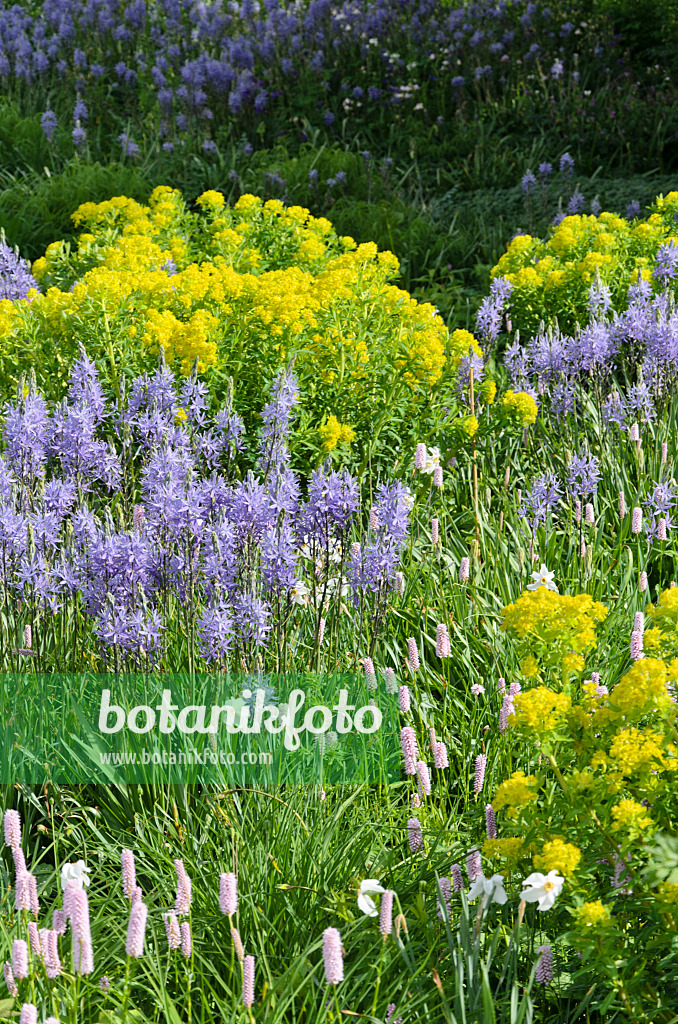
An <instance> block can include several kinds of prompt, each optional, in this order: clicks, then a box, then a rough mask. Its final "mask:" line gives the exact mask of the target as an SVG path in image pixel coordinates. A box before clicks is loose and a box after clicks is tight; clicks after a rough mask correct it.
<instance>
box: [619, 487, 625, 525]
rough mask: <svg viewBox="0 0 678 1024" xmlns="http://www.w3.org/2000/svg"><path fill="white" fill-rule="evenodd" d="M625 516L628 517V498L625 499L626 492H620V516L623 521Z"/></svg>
mask: <svg viewBox="0 0 678 1024" xmlns="http://www.w3.org/2000/svg"><path fill="white" fill-rule="evenodd" d="M625 515H626V498H625V497H624V492H623V491H620V492H619V516H620V518H621V519H623V518H624V516H625Z"/></svg>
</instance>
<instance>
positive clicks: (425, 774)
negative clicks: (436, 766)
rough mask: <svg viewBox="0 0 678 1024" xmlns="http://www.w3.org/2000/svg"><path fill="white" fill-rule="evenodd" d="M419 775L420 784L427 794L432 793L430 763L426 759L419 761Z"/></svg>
mask: <svg viewBox="0 0 678 1024" xmlns="http://www.w3.org/2000/svg"><path fill="white" fill-rule="evenodd" d="M417 777H418V779H419V784H420V785H421V788H422V790H423V791H424V794H425V795H426V796H430V795H431V776H430V775H429V771H428V765H427V764H426V763H425V762H424V761H417Z"/></svg>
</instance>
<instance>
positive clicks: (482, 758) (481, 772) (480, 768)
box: [473, 754, 487, 793]
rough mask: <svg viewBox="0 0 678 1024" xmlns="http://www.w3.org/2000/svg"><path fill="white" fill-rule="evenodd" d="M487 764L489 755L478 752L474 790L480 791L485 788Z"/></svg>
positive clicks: (475, 791)
mask: <svg viewBox="0 0 678 1024" xmlns="http://www.w3.org/2000/svg"><path fill="white" fill-rule="evenodd" d="M486 764H487V755H486V754H478V756H477V757H476V765H475V774H474V778H473V792H474V793H480V791H481V789H482V788H483V783H484V781H485V765H486Z"/></svg>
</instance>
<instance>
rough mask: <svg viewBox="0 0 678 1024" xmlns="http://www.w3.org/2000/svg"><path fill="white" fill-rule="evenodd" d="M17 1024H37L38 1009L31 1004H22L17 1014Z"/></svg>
mask: <svg viewBox="0 0 678 1024" xmlns="http://www.w3.org/2000/svg"><path fill="white" fill-rule="evenodd" d="M19 1024H38V1008H37V1006H34V1005H33V1003H24V1005H23V1006H22V1007H21V1013H20V1014H19Z"/></svg>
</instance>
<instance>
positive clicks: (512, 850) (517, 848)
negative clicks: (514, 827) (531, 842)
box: [483, 836, 529, 863]
mask: <svg viewBox="0 0 678 1024" xmlns="http://www.w3.org/2000/svg"><path fill="white" fill-rule="evenodd" d="M483 856H484V857H487V858H488V859H489V860H506V861H508V862H509V863H515V862H516V861H519V860H520V859H521V858H523V857H527V856H529V848H528V846H527V845H526V843H525V840H524V839H522V838H520V837H518V836H507V837H504V836H502V837H501V838H500V839H486V840H485V842H484V843H483Z"/></svg>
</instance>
